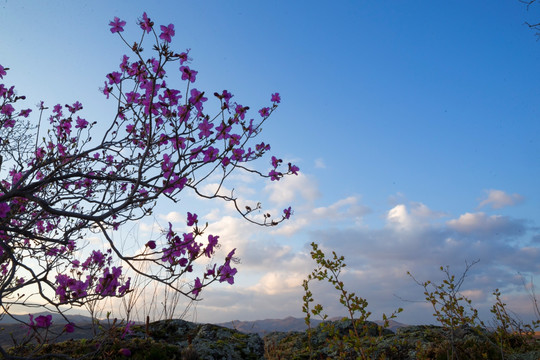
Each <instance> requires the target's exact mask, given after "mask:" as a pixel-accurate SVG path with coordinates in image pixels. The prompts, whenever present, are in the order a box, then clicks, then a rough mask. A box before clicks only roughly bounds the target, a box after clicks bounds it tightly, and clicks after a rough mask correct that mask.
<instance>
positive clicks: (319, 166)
mask: <svg viewBox="0 0 540 360" xmlns="http://www.w3.org/2000/svg"><path fill="white" fill-rule="evenodd" d="M315 168H316V169H326V164H325V163H324V160H323V159H322V158H318V159H315Z"/></svg>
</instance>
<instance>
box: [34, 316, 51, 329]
mask: <svg viewBox="0 0 540 360" xmlns="http://www.w3.org/2000/svg"><path fill="white" fill-rule="evenodd" d="M51 323H52V315H47V316H44V315H40V316H38V317H37V318H36V327H38V328H44V329H47V328H48V327H49V326H51Z"/></svg>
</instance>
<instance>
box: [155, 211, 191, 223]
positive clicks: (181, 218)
mask: <svg viewBox="0 0 540 360" xmlns="http://www.w3.org/2000/svg"><path fill="white" fill-rule="evenodd" d="M158 217H159V218H160V219H162V220H165V221H167V222H170V223H173V224H174V223H180V222H185V221H186V215H185V214H180V213H179V212H177V211H170V212H168V213H167V214H160V215H158Z"/></svg>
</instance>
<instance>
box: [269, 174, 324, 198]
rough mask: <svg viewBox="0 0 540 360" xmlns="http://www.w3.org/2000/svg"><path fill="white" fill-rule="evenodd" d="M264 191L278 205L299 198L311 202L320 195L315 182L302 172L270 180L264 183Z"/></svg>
mask: <svg viewBox="0 0 540 360" xmlns="http://www.w3.org/2000/svg"><path fill="white" fill-rule="evenodd" d="M265 191H266V192H267V193H269V196H268V198H269V200H270V201H271V202H273V203H275V204H276V205H279V206H284V205H287V204H290V203H292V202H293V201H300V200H304V201H307V202H308V203H312V202H313V201H315V200H316V199H317V198H319V197H320V195H321V194H320V192H319V188H318V186H317V184H316V182H315V181H314V180H313V179H312V178H311V177H310V176H307V175H305V174H303V173H299V174H298V176H295V175H292V176H286V177H284V178H283V179H281V180H280V181H272V182H270V183H269V184H268V185H266V187H265Z"/></svg>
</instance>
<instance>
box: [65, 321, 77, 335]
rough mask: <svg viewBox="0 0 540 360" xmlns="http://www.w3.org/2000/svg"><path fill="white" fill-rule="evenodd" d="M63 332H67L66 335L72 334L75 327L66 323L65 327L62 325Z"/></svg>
mask: <svg viewBox="0 0 540 360" xmlns="http://www.w3.org/2000/svg"><path fill="white" fill-rule="evenodd" d="M64 331H65V332H67V333H72V332H74V331H75V326H74V324H73V323H68V324H66V325H64Z"/></svg>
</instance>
